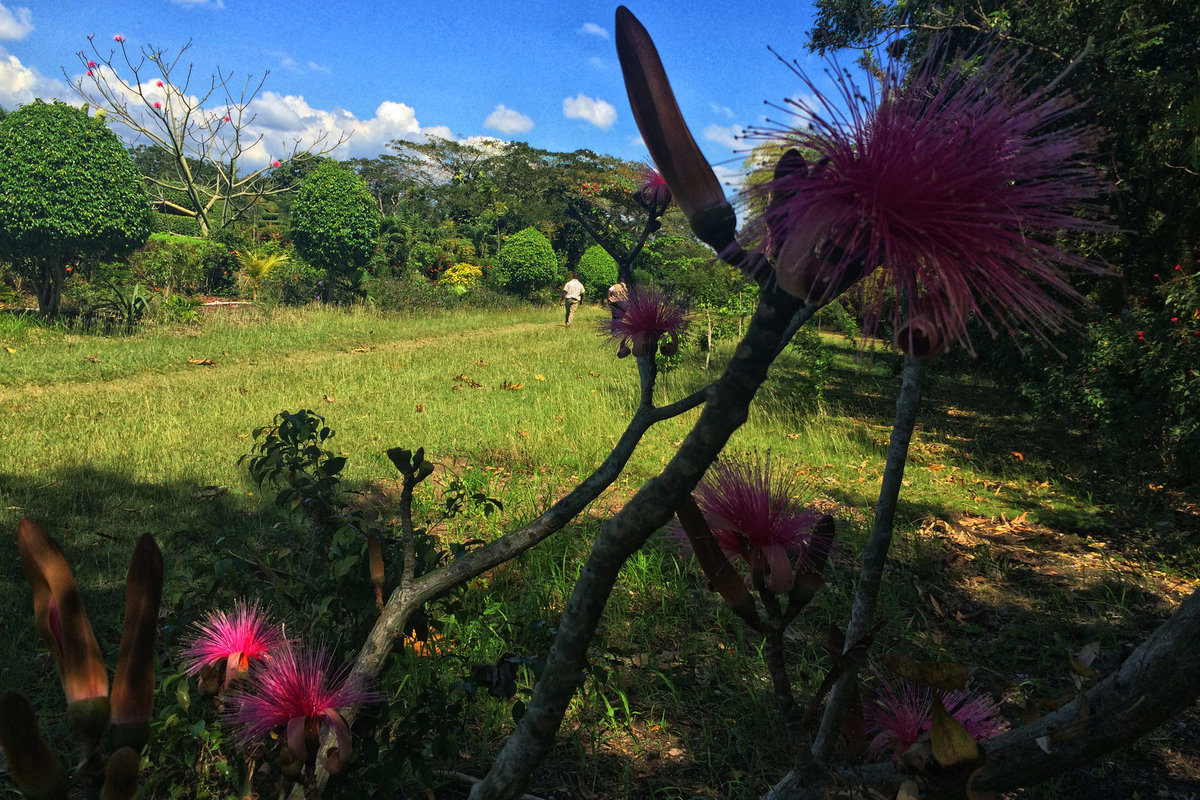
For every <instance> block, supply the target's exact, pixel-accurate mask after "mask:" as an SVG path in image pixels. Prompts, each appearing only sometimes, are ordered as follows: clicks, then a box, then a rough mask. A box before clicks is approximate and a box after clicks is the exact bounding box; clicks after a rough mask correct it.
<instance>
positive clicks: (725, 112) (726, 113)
mask: <svg viewBox="0 0 1200 800" xmlns="http://www.w3.org/2000/svg"><path fill="white" fill-rule="evenodd" d="M708 107H709V108H711V109H712V112H713V113H714V114H717V115H719V116H722V117H725V118H727V119H733V109H732V108H730V107H729V106H719V105H717V104H716V103H709V104H708Z"/></svg>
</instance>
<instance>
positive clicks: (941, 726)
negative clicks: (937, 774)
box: [932, 696, 979, 767]
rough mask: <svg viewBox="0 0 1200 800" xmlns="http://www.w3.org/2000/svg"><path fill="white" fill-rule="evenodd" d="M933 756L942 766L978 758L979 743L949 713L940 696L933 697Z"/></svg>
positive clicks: (968, 761) (950, 765) (951, 765)
mask: <svg viewBox="0 0 1200 800" xmlns="http://www.w3.org/2000/svg"><path fill="white" fill-rule="evenodd" d="M932 738H933V757H934V758H935V759H937V762H938V763H939V764H941V765H942V766H943V767H953V766H954V765H955V764H963V763H970V762H972V761H978V760H979V745H978V744H976V743H975V740H974V739H972V738H971V734H969V733H967V729H966V728H964V727H963V726H962V723H961V722H959V721H958V720H956V719H955V718H954V717H953V716H951V715H950V712H948V711H946V708H945V706H943V705H942V699H941V697H938V696H935V697H934V699H933V731H932Z"/></svg>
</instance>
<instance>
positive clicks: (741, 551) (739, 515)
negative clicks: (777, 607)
mask: <svg viewBox="0 0 1200 800" xmlns="http://www.w3.org/2000/svg"><path fill="white" fill-rule="evenodd" d="M799 494H800V492H799V491H798V489H797V486H796V484H795V482H794V481H792V480H789V479H788V478H787V477H785V476H782V475H778V474H773V473H772V471H771V462H770V459H766V460H764V461H756V462H754V463H748V462H742V461H733V460H730V459H725V458H722V459H719V460H718V461H717V462H716V463H715V464H714V465H713V466H712V467H710V468H709V471H708V473H707V474H705V476H704V479H703V480H702V481H701V482H700V484H699V486H697V487H696V493H695V497H696V505H698V506H699V507H700V511H701V512H702V513H703V514H704V518H705V520H706V521H707V522H708V526H709V528H710V529H712V533H713V537H714V538H715V539H716V540H717V544H719V545H720V547H721V549H722V550H724V551H725V552H726V553H727V554H728V555H737V556H741V557H742V558H744V559H745V560H746V562H747V563H748V564H749V565H750V575H749V577H748V578H747V583H749V584H750V586H751V588H754V587H755V586H765V587H766V588H767V589H769V590H770V591H772V592H774V593H776V594H780V593H784V592H789V591H791V589H792V586H793V585H794V582H795V574H794V569H793V566H792V559H793V556H797V555H798V556H799V557H801V558H803V552H804V551H805V549H806V548H807V546H808V545H809V544H810V539H812V532H813V527H814V526H815V525H816V524H817V521H818V520H819V519H821V517H822V514H821V512H819V511H817V510H815V509H812V508H808V507H806V506H805V505H804V503H803V502H802V500H801V498H800V497H799ZM830 544H831V542H822V543H820V545H819V546H821V547H824V548H828V547H829V545H830Z"/></svg>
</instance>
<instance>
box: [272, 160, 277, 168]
mask: <svg viewBox="0 0 1200 800" xmlns="http://www.w3.org/2000/svg"><path fill="white" fill-rule="evenodd" d="M271 166H272V167H278V166H279V162H278V161H272V162H271Z"/></svg>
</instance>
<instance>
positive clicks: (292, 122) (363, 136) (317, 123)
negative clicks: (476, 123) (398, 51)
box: [245, 92, 454, 166]
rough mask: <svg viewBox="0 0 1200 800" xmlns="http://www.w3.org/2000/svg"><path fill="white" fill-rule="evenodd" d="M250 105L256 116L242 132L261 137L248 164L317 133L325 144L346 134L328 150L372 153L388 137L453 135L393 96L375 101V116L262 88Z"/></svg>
mask: <svg viewBox="0 0 1200 800" xmlns="http://www.w3.org/2000/svg"><path fill="white" fill-rule="evenodd" d="M250 111H251V113H253V114H255V115H256V117H255V119H254V121H253V122H252V123H250V124H249V125H248V126H247V128H246V131H245V133H246V134H247V135H249V137H250V141H253V140H254V139H255V138H257V137H258V136H259V135H261V136H262V140H261V141H260V142H259V144H258V146H256V147H255V148H253V149H251V150H250V152H249V153H248V154H247V156H246V157H245V158H246V162H247V165H248V166H250V165H254V166H264V165H266V164H268V163H270V161H271V160H273V159H276V158H279V157H281V156H282V155H286V154H287V153H288V152H290V151H291V149H292V147H293V145H294V144H295V143H296V142H297V141H298V142H300V143H301V147H308V146H311V145H312V143H313V142H315V141H317V140H318V139H320V138H321V137H322V136H324V139H323V140H322V142H321V145H320V146H324V147H329V146H332V145H333V144H335V143H336V142H337V140H338V137H339V136H345V135H348V136H349V137H350V138H349V139H347V140H346V141H345V142H343V143H342V144H341V145H339V146H338V147H337V149H335V150H334V151H333V153H332V155H333V156H334V157H336V158H374V157H376V156H378V155H380V154H381V153H383V152H385V151H386V150H387V143H388V142H390V141H391V140H392V139H408V140H410V141H425V140H427V139H428V138H430V137H431V136H438V137H441V138H444V139H452V138H454V136H453V134H452V133H451V131H450V129H449V128H447V127H446V126H444V125H437V126H431V127H422V126H421V124H420V123H419V122H418V121H417V114H416V111H415V110H414V109H413V107H412V106H410V105H408V104H406V103H400V102H396V101H394V100H385V101H384V102H382V103H380V104H379V106H378V107H377V108H376V109H375V116H374V117H372V118H370V119H359V118H358V117H356V116H355V115H354V114H352V113H350V112H349V111H347V110H345V109H343V108H335V109H332V110H328V111H327V110H324V109H319V108H313V107H312V106H310V105H309V104H308V103H307V102H306V101H305V99H304V98H303V97H302V96H299V95H280V94H277V93H275V92H263V93H262V95H261V96H260V97H259V98H258V99H256V100H255V101H254V102H253V103H252V104H251V105H250Z"/></svg>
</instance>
